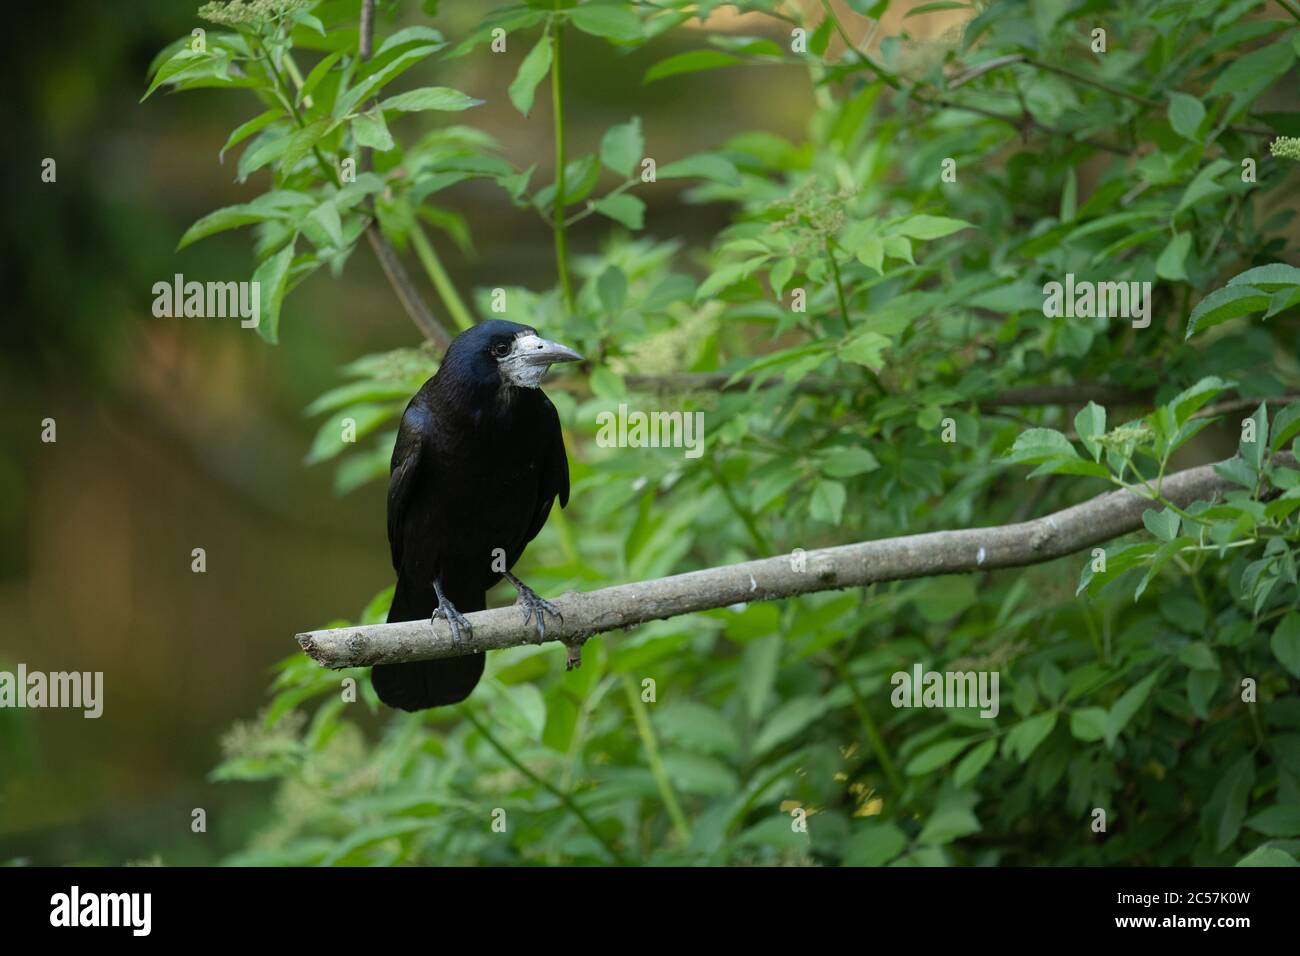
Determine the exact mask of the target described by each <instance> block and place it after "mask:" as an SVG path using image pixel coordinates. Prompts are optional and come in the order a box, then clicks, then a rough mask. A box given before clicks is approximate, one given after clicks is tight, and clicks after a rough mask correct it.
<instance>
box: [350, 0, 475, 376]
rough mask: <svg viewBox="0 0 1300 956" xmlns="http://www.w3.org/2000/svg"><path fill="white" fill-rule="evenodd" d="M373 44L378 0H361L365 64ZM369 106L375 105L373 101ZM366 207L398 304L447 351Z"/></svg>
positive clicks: (365, 156) (369, 231) (360, 49)
mask: <svg viewBox="0 0 1300 956" xmlns="http://www.w3.org/2000/svg"><path fill="white" fill-rule="evenodd" d="M374 45H375V0H361V34H360V37H359V38H358V43H357V53H358V55H359V57H360V59H361V62H362V63H364V62H365V61H366V60H369V59H370V54H371V53H372V51H373V50H374ZM370 103H371V104H373V103H374V99H373V98H372V99H371V101H370ZM368 105H369V104H368ZM361 168H362V169H365V170H367V171H369V169H370V149H369V148H364V149H362V150H361ZM367 205H368V206H369V207H370V210H371V220H370V224H369V225H368V226H366V239H367V240H369V242H370V248H371V249H373V250H374V252H375V258H376V259H378V260H379V266H380V268H381V269H383V270H384V275H385V276H386V277H387V278H388V284H389V285H391V286H392V287H393V291H394V292H396V293H397V298H398V301H400V302H401V303H402V308H404V309H405V310H406V314H407V315H408V316H410V318H411V321H412V322H414V323H415V327H416V328H418V329H419V330H420V332H421V333H423V334H424V337H425V338H427V339H429V340H430V341H432V342H434V343H435V344H437V345H438V347H439V348H441V349H442V350H443V351H446V349H447V346H448V345H450V344H451V338H452V336H451V333H450V332H448V331H447V329H446V328H445V327H444V326H443V325H442V323H441V322H439V321H438V320H437V319H435V318H434V317H433V312H432V311H430V309H429V307H428V306H427V305H426V304H425V302H424V299H423V298H422V297H421V296H420V291H419V290H418V289H417V288H416V287H415V283H414V282H412V281H411V276H410V275H409V274H408V273H407V271H406V267H405V266H404V265H402V260H401V258H400V257H399V256H398V255H397V250H396V249H394V248H393V245H392V243H390V242H389V241H388V238H387V237H386V236H385V235H384V233H383V230H381V229H380V228H379V220H378V219H376V218H374V204H373V203H367Z"/></svg>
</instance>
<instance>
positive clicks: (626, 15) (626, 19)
mask: <svg viewBox="0 0 1300 956" xmlns="http://www.w3.org/2000/svg"><path fill="white" fill-rule="evenodd" d="M566 13H567V14H568V16H569V22H570V23H572V24H573V25H574V26H575V27H577V28H578V29H579V30H581V31H582V32H583V33H590V34H591V35H592V36H597V37H606V38H608V39H611V40H638V39H640V38H641V19H640V18H639V17H638V16H637V15H636V14H635V13H633V12H632V11H631V10H630V9H628V8H627V7H625V6H618V5H615V4H612V3H584V4H582V5H581V6H576V7H570V8H569V9H568V10H567V11H566Z"/></svg>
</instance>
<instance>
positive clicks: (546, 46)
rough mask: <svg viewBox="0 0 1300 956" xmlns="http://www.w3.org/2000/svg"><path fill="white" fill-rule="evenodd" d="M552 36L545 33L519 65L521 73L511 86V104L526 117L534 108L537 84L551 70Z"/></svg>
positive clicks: (517, 74)
mask: <svg viewBox="0 0 1300 956" xmlns="http://www.w3.org/2000/svg"><path fill="white" fill-rule="evenodd" d="M551 54H552V50H551V35H550V34H549V33H543V34H542V36H541V38H540V39H539V40H538V41H537V44H536V45H535V46H534V47H533V48H532V49H531V50H529V51H528V55H527V56H526V57H524V61H523V62H522V63H520V64H519V72H518V73H516V74H515V78H514V80H513V81H512V82H511V84H510V102H511V103H513V104H514V105H515V109H517V110H518V111H519V112H520V113H522V114H523V115H524V116H527V115H528V113H529V111H530V110H532V108H533V97H534V96H535V95H536V93H537V84H538V83H540V82H541V81H542V77H544V76H545V75H546V74H547V72H548V71H549V70H550V69H551Z"/></svg>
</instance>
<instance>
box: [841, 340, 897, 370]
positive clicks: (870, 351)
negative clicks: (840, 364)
mask: <svg viewBox="0 0 1300 956" xmlns="http://www.w3.org/2000/svg"><path fill="white" fill-rule="evenodd" d="M893 344H894V343H893V340H892V339H889V338H887V337H886V336H883V335H881V334H880V333H879V332H863V333H861V334H860V335H855V336H853V338H851V339H846V340H845V341H844V342H843V343H841V344H840V350H839V355H840V358H842V359H844V360H845V361H846V362H853V363H855V364H857V365H865V366H866V367H867V368H869V369H871V370H872V371H873V372H879V371H880V370H881V369H882V368H884V367H885V357H884V351H885V349H887V348H889V347H890V346H892V345H893Z"/></svg>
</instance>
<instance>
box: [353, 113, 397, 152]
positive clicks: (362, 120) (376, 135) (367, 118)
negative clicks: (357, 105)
mask: <svg viewBox="0 0 1300 956" xmlns="http://www.w3.org/2000/svg"><path fill="white" fill-rule="evenodd" d="M352 136H353V138H355V139H356V141H357V145H358V146H368V147H369V148H371V149H377V150H379V152H381V153H386V152H388V151H389V150H390V149H392V148H393V145H394V144H393V137H392V134H391V133H389V132H388V124H387V123H385V122H384V114H383V113H382V112H381V111H379V110H377V109H373V110H367V111H366V112H364V113H358V114H357V115H356V116H354V117H353V118H352Z"/></svg>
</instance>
